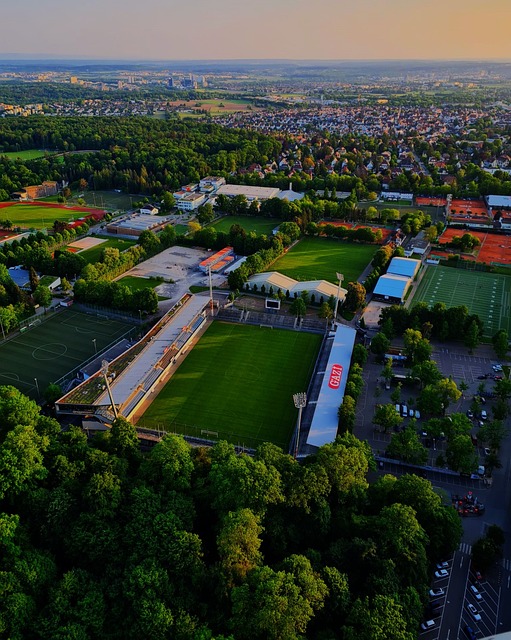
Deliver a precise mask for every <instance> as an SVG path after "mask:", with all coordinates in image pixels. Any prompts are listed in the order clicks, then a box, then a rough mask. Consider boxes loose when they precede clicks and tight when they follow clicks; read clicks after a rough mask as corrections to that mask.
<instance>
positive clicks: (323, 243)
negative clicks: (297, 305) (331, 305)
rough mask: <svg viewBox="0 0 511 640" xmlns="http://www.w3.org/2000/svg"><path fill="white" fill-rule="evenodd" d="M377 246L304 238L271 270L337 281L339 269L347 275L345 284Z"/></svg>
mask: <svg viewBox="0 0 511 640" xmlns="http://www.w3.org/2000/svg"><path fill="white" fill-rule="evenodd" d="M377 250H378V247H376V246H373V245H369V244H350V243H348V242H341V241H340V240H333V239H331V238H303V239H302V240H300V242H298V243H297V244H295V245H294V247H292V248H291V249H290V250H289V251H288V252H287V253H286V254H285V255H284V256H282V258H279V259H278V260H277V261H276V262H274V263H273V264H272V265H271V267H270V268H269V269H268V270H269V271H279V272H280V273H282V274H284V275H285V276H289V277H290V278H294V279H295V280H300V281H304V280H328V282H333V283H334V284H336V283H337V278H336V275H335V274H336V272H338V271H340V272H341V273H342V274H343V275H344V281H343V286H344V287H345V286H346V285H347V284H348V282H356V280H357V278H358V277H359V276H360V274H361V273H362V271H363V270H364V269H365V268H366V267H367V265H368V264H369V262H370V261H371V260H372V258H373V256H374V254H375V253H376V251H377Z"/></svg>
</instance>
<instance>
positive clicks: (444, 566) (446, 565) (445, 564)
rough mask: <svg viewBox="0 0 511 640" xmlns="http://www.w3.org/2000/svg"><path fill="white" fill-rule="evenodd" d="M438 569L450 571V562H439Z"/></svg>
mask: <svg viewBox="0 0 511 640" xmlns="http://www.w3.org/2000/svg"><path fill="white" fill-rule="evenodd" d="M436 568H437V569H448V568H449V563H448V562H439V563H438V564H437V565H436Z"/></svg>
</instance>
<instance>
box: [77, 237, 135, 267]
mask: <svg viewBox="0 0 511 640" xmlns="http://www.w3.org/2000/svg"><path fill="white" fill-rule="evenodd" d="M135 244H136V241H135V240H122V239H121V238H109V239H108V240H105V241H104V242H102V243H101V244H98V245H97V246H95V247H91V248H90V249H85V251H80V255H81V257H82V258H83V259H84V260H85V261H86V262H87V263H88V264H93V263H94V262H99V260H101V256H102V255H103V249H107V248H110V249H119V251H126V249H129V248H130V247H132V246H133V245H135Z"/></svg>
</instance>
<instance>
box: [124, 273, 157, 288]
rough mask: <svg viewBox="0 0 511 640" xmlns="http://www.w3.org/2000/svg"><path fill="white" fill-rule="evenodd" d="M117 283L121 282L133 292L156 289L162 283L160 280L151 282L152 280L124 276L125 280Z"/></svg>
mask: <svg viewBox="0 0 511 640" xmlns="http://www.w3.org/2000/svg"><path fill="white" fill-rule="evenodd" d="M117 282H121V283H122V284H125V285H126V286H128V287H130V289H132V290H133V291H141V290H142V289H154V288H155V287H157V286H158V285H159V284H161V282H158V280H151V279H150V278H138V277H137V276H124V278H120V280H117Z"/></svg>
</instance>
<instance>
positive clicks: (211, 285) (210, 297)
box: [208, 266, 213, 315]
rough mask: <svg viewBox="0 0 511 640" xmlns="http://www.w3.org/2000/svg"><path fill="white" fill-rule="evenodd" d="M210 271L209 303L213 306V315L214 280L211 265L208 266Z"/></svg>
mask: <svg viewBox="0 0 511 640" xmlns="http://www.w3.org/2000/svg"><path fill="white" fill-rule="evenodd" d="M208 271H209V304H210V306H211V315H213V281H212V280H211V266H209V267H208Z"/></svg>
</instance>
